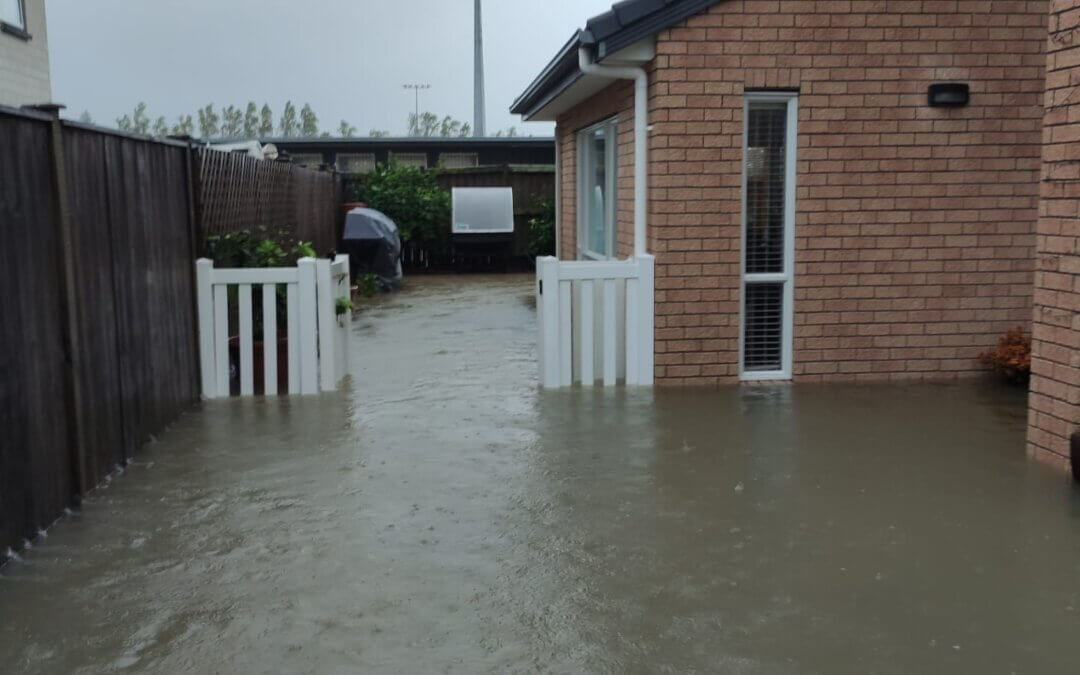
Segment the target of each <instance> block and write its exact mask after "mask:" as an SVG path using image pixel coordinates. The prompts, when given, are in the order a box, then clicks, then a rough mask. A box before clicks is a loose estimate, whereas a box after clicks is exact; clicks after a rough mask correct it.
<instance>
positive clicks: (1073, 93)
mask: <svg viewBox="0 0 1080 675" xmlns="http://www.w3.org/2000/svg"><path fill="white" fill-rule="evenodd" d="M1050 12H1051V13H1050V40H1049V43H1048V47H1047V59H1046V61H1047V73H1046V117H1045V127H1044V131H1043V141H1044V146H1043V166H1042V201H1041V202H1040V206H1039V223H1038V236H1037V237H1036V248H1037V260H1036V271H1035V322H1034V327H1033V341H1032V354H1033V358H1032V378H1031V395H1030V404H1031V409H1030V413H1029V420H1028V421H1029V426H1028V451H1029V452H1030V453H1031V454H1033V455H1035V456H1037V457H1039V458H1042V459H1047V460H1050V461H1053V462H1055V463H1064V462H1065V461H1066V458H1067V457H1068V452H1069V436H1070V435H1071V434H1072V433H1074V432H1077V431H1080V94H1078V93H1077V92H1078V89H1077V84H1078V83H1080V39H1078V38H1080V0H1053V2H1052V3H1051V8H1050Z"/></svg>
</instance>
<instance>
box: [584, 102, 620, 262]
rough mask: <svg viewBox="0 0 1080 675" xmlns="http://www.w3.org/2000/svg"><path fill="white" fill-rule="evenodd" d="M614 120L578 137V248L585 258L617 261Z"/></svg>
mask: <svg viewBox="0 0 1080 675" xmlns="http://www.w3.org/2000/svg"><path fill="white" fill-rule="evenodd" d="M615 134H616V129H615V120H613V119H612V120H608V121H606V122H602V123H601V124H598V125H596V126H593V127H590V128H588V129H585V130H584V131H581V132H580V133H579V134H578V248H579V250H580V254H581V257H583V258H598V259H603V258H613V257H615V185H616V183H615V173H616V168H615V157H616V145H617V143H616V135H615Z"/></svg>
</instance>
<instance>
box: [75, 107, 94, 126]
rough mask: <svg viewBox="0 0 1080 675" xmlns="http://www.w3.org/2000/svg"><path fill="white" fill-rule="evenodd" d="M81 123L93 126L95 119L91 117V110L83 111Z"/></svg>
mask: <svg viewBox="0 0 1080 675" xmlns="http://www.w3.org/2000/svg"><path fill="white" fill-rule="evenodd" d="M79 121H80V122H82V123H83V124H93V123H94V118H93V117H91V116H90V111H89V110H84V111H82V114H81V115H79Z"/></svg>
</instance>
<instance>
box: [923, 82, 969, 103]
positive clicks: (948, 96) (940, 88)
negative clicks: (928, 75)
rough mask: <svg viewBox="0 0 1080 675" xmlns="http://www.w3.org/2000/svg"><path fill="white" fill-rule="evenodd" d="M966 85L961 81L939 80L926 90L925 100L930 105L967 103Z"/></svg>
mask: <svg viewBox="0 0 1080 675" xmlns="http://www.w3.org/2000/svg"><path fill="white" fill-rule="evenodd" d="M968 98H969V95H968V86H967V84H965V83H963V82H939V83H937V84H932V85H930V86H929V87H928V88H927V90H926V102H927V103H929V104H930V105H932V106H959V105H967V104H968Z"/></svg>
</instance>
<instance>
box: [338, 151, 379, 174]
mask: <svg viewBox="0 0 1080 675" xmlns="http://www.w3.org/2000/svg"><path fill="white" fill-rule="evenodd" d="M336 159H337V169H338V171H340V172H342V173H368V172H370V171H374V170H375V154H374V153H371V152H342V153H338V156H337V158H336Z"/></svg>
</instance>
